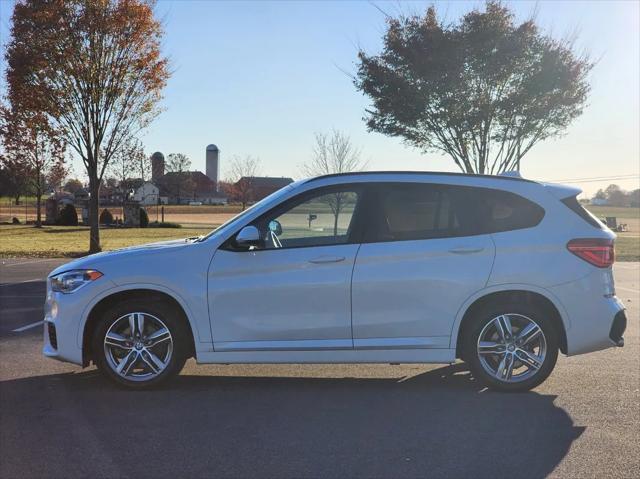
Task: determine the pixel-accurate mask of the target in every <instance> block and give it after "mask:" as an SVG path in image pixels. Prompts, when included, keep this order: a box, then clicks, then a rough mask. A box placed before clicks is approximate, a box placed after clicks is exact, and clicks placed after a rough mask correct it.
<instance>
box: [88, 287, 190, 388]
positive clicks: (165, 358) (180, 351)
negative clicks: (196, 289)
mask: <svg viewBox="0 0 640 479" xmlns="http://www.w3.org/2000/svg"><path fill="white" fill-rule="evenodd" d="M187 339H188V338H187V336H186V328H185V327H184V323H183V318H182V317H181V314H180V312H178V311H175V308H173V307H171V306H170V305H167V304H164V303H159V302H152V301H148V300H142V299H131V300H127V301H124V302H122V303H119V304H116V305H114V306H112V307H111V308H109V309H108V310H107V311H106V312H105V313H104V314H103V316H102V320H101V321H100V323H99V325H98V327H97V328H96V330H95V333H94V336H93V355H94V359H95V362H96V365H97V366H98V369H99V370H100V371H101V372H102V373H103V374H105V375H106V376H107V377H108V378H109V379H111V380H113V381H115V382H117V383H118V384H121V385H124V386H126V387H129V388H132V389H144V388H147V387H151V386H155V385H157V384H159V383H161V382H164V381H165V380H167V379H169V378H170V377H172V376H175V375H176V374H178V373H179V372H180V370H181V369H182V367H183V366H184V363H185V361H186V358H187V345H188V344H189V343H188V341H187Z"/></svg>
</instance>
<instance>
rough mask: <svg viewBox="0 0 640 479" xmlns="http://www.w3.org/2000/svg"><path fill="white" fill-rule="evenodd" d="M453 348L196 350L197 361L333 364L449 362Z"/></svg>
mask: <svg viewBox="0 0 640 479" xmlns="http://www.w3.org/2000/svg"><path fill="white" fill-rule="evenodd" d="M455 360H456V350H455V349H376V350H370V349H369V350H357V349H349V350H323V351H223V352H209V351H200V352H198V354H197V358H196V361H197V362H198V363H199V364H216V363H217V364H278V363H293V364H296V363H306V364H314V363H315V364H334V363H444V364H446V363H452V362H454V361H455Z"/></svg>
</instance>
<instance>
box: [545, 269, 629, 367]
mask: <svg viewBox="0 0 640 479" xmlns="http://www.w3.org/2000/svg"><path fill="white" fill-rule="evenodd" d="M602 277H603V275H602V273H600V272H595V273H593V274H589V275H587V276H586V277H584V278H582V279H580V280H578V281H572V282H570V283H565V284H562V285H558V286H554V287H552V288H549V289H550V290H551V292H552V293H553V294H554V295H555V296H556V298H558V300H559V301H560V303H561V304H562V306H563V307H564V310H565V312H566V314H567V319H568V325H566V324H565V327H566V334H567V355H569V356H573V355H575V354H583V353H590V352H593V351H599V350H601V349H606V348H610V347H614V346H622V345H623V344H624V340H623V339H622V334H623V333H624V330H625V328H626V316H625V312H624V309H625V308H624V305H623V304H622V302H621V301H620V300H619V299H618V298H617V297H616V296H613V295H611V294H607V288H606V287H605V286H606V285H605V284H604V283H603V280H602ZM611 289H612V288H611Z"/></svg>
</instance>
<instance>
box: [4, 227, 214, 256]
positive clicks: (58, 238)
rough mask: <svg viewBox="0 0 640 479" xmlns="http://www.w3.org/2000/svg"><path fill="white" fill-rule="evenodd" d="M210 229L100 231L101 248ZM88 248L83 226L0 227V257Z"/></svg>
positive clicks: (73, 253)
mask: <svg viewBox="0 0 640 479" xmlns="http://www.w3.org/2000/svg"><path fill="white" fill-rule="evenodd" d="M210 230H211V228H176V229H171V228H103V229H101V230H100V240H101V243H102V249H103V250H105V251H107V250H113V249H118V248H124V247H126V246H133V245H137V244H143V243H153V242H156V241H165V240H170V239H179V238H187V237H190V236H200V235H203V234H206V233H208V232H209V231H210ZM88 249H89V228H88V227H84V226H45V227H43V228H34V227H33V226H13V225H0V257H3V258H11V257H41V258H47V257H51V258H55V257H64V256H82V255H84V254H86V251H87V250H88Z"/></svg>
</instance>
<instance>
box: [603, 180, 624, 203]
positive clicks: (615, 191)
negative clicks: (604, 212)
mask: <svg viewBox="0 0 640 479" xmlns="http://www.w3.org/2000/svg"><path fill="white" fill-rule="evenodd" d="M604 192H605V194H606V195H607V204H608V205H609V206H628V204H629V201H628V198H627V193H626V192H625V191H623V190H622V188H620V187H619V186H618V185H609V186H607V188H606V189H605V190H604Z"/></svg>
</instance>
